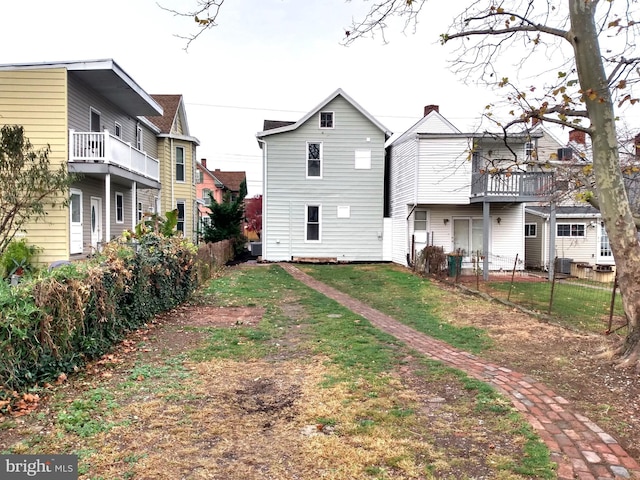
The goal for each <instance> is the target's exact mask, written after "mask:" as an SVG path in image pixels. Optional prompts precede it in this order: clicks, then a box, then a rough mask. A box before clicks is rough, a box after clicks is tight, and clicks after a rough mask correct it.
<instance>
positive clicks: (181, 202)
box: [176, 200, 186, 235]
mask: <svg viewBox="0 0 640 480" xmlns="http://www.w3.org/2000/svg"><path fill="white" fill-rule="evenodd" d="M185 203H186V202H185V201H184V200H178V201H177V202H176V208H177V209H178V223H177V224H176V230H178V231H179V232H182V234H183V235H184V211H185Z"/></svg>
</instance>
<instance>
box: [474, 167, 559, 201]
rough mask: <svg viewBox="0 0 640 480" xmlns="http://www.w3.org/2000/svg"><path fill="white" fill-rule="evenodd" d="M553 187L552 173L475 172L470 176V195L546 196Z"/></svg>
mask: <svg viewBox="0 0 640 480" xmlns="http://www.w3.org/2000/svg"><path fill="white" fill-rule="evenodd" d="M553 188H554V184H553V173H546V172H502V173H489V172H477V173H473V174H472V176H471V196H472V197H482V196H497V197H500V196H509V197H546V196H549V195H551V193H552V192H553Z"/></svg>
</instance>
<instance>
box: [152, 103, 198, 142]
mask: <svg viewBox="0 0 640 480" xmlns="http://www.w3.org/2000/svg"><path fill="white" fill-rule="evenodd" d="M151 96H152V97H153V99H154V100H155V101H156V102H158V103H159V104H160V105H162V108H163V110H164V114H163V115H156V116H151V117H149V116H147V117H146V119H147V120H148V121H149V122H151V123H152V124H153V125H155V126H156V127H158V128H159V129H160V135H159V136H160V137H171V138H177V139H181V140H187V141H190V142H194V143H195V144H196V145H200V140H198V139H197V138H195V137H192V136H191V134H190V132H189V124H188V123H187V112H186V110H185V107H184V100H183V98H182V95H179V94H173V95H158V94H153V95H151ZM178 121H180V123H181V125H182V133H180V134H179V133H177V130H176V129H175V128H174V127H175V126H176V124H177V122H178Z"/></svg>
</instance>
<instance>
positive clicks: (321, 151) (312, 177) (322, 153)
mask: <svg viewBox="0 0 640 480" xmlns="http://www.w3.org/2000/svg"><path fill="white" fill-rule="evenodd" d="M309 145H319V146H320V148H319V155H320V158H318V159H312V158H309ZM306 147H307V148H306V151H305V159H306V160H305V168H306V173H307V178H310V179H321V178H322V170H323V163H324V162H323V159H322V157H323V156H324V151H323V150H324V146H323V144H322V142H307V143H306ZM312 160H313V161H316V160H317V161H319V162H320V173H319V175H309V162H310V161H312Z"/></svg>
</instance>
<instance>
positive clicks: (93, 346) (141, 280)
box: [0, 234, 196, 404]
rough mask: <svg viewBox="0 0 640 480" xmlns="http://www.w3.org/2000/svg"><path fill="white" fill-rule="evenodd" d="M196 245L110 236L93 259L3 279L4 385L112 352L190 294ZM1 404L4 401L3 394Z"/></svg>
mask: <svg viewBox="0 0 640 480" xmlns="http://www.w3.org/2000/svg"><path fill="white" fill-rule="evenodd" d="M194 261H195V247H194V246H193V245H192V244H191V243H190V242H187V241H185V240H183V239H181V238H177V237H172V238H166V237H162V236H160V235H157V234H147V235H144V236H142V237H140V238H139V239H138V244H137V247H136V248H134V246H132V245H127V244H123V243H120V242H110V243H109V244H108V245H107V246H106V248H105V250H104V251H103V254H101V255H100V256H99V257H97V258H96V259H95V261H92V262H83V263H79V264H70V265H64V266H62V267H59V268H56V269H53V270H52V271H50V272H43V273H41V274H40V276H39V277H38V278H33V279H30V280H28V281H25V282H22V283H21V284H20V285H18V286H16V287H11V288H10V287H9V286H8V285H7V284H6V283H5V282H0V284H2V285H0V349H1V350H2V351H3V355H2V356H0V381H1V385H2V387H0V401H1V400H2V393H3V389H4V393H5V394H7V392H10V391H12V390H15V389H21V388H25V387H28V386H31V385H33V384H35V383H38V382H45V381H51V380H52V379H55V378H56V377H57V376H58V375H59V374H60V373H63V372H71V371H73V370H74V369H76V368H77V367H78V366H80V365H82V364H83V363H85V362H86V361H87V360H89V359H92V358H96V357H98V356H100V355H102V354H104V353H105V352H107V351H108V350H109V349H110V348H111V347H112V346H113V345H114V343H116V342H117V341H119V340H120V339H121V338H122V337H123V336H124V335H125V334H126V333H127V332H128V331H130V330H133V329H136V328H138V327H140V326H142V325H144V323H145V322H146V321H148V320H149V319H150V318H151V317H153V316H154V315H156V314H157V313H160V312H162V311H166V310H168V309H170V308H173V307H175V306H176V305H178V304H180V303H182V302H184V301H185V300H187V299H188V298H189V296H190V295H191V293H192V292H193V291H194V290H195V288H196V275H195V268H194ZM0 404H1V402H0Z"/></svg>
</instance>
